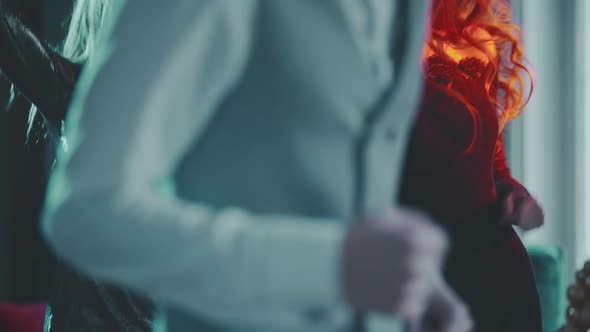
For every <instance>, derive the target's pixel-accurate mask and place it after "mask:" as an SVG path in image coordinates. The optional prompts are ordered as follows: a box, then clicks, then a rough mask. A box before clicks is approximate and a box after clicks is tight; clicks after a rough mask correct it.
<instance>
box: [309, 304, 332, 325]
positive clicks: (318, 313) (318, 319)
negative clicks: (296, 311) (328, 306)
mask: <svg viewBox="0 0 590 332" xmlns="http://www.w3.org/2000/svg"><path fill="white" fill-rule="evenodd" d="M305 318H307V321H309V322H310V323H312V324H314V325H318V324H322V323H325V322H326V321H327V320H329V319H330V312H328V310H324V309H319V308H315V309H310V310H307V311H306V312H305Z"/></svg>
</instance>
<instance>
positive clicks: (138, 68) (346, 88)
mask: <svg viewBox="0 0 590 332" xmlns="http://www.w3.org/2000/svg"><path fill="white" fill-rule="evenodd" d="M396 3H397V1H390V0H326V1H317V0H297V1H293V0H238V1H234V0H200V1H195V0H174V1H156V0H143V1H129V3H128V5H127V6H126V7H125V8H124V9H123V10H122V12H121V14H120V18H119V20H118V21H117V24H116V25H115V26H114V28H113V30H112V34H111V38H109V39H108V42H107V43H105V45H104V46H103V47H101V48H97V53H96V54H94V56H93V59H92V61H91V62H90V65H89V66H88V68H86V69H85V70H84V72H83V74H82V77H81V83H80V85H79V87H78V89H77V91H76V94H75V97H74V101H73V104H72V107H71V110H70V114H69V116H68V119H67V122H66V136H67V138H68V141H69V146H70V148H69V149H68V150H67V151H63V152H62V153H61V154H60V155H59V159H58V165H57V168H56V170H55V171H54V173H53V175H52V177H51V181H50V186H49V193H48V198H47V202H46V208H45V212H44V220H43V230H44V234H45V236H46V237H47V239H48V240H49V242H50V243H51V245H52V246H53V247H54V248H55V250H56V252H57V253H58V254H60V255H61V256H63V257H64V258H66V259H67V260H68V261H69V262H71V263H72V264H74V265H75V266H77V267H78V268H80V269H82V270H84V271H86V272H88V273H90V274H92V275H94V276H97V277H99V278H103V279H107V280H110V281H112V282H115V283H119V284H122V285H125V286H128V287H131V288H134V289H136V290H138V291H140V292H142V293H143V294H146V295H149V296H150V297H152V298H154V299H155V300H157V301H159V302H161V303H163V304H166V305H169V306H171V307H174V308H179V309H180V310H182V311H184V312H188V313H189V314H191V315H193V316H197V317H199V319H200V320H201V321H203V322H207V323H210V324H212V325H213V326H220V328H223V329H224V330H228V331H241V332H243V331H273V332H281V331H296V332H299V331H301V332H304V331H305V332H311V331H322V332H332V331H340V330H342V329H343V328H345V327H346V326H347V324H349V322H350V310H349V309H348V308H347V306H346V304H345V303H344V301H343V295H342V290H341V284H340V278H341V272H340V259H341V257H340V255H341V248H342V245H343V239H344V235H345V233H346V228H347V225H348V224H349V222H350V221H352V220H353V219H354V218H355V217H356V215H357V214H358V213H360V211H355V207H354V204H353V201H354V200H355V199H359V200H360V201H362V205H363V208H362V210H363V211H371V210H375V209H378V208H380V207H383V206H385V205H393V204H394V202H395V199H396V191H397V186H398V183H399V181H398V178H399V174H400V170H401V162H402V160H403V151H404V146H405V142H406V137H407V133H408V130H409V128H410V123H411V119H412V118H413V114H414V112H415V110H416V107H417V100H418V96H419V91H420V77H421V76H420V73H419V68H418V57H419V54H420V51H421V45H422V37H423V36H422V35H423V24H424V14H425V9H426V1H425V0H420V1H417V0H411V1H409V2H408V3H409V7H410V9H409V14H408V15H409V17H410V19H409V21H410V23H411V24H410V26H409V33H408V40H409V42H408V44H407V50H406V51H405V52H404V54H405V57H404V58H403V59H402V61H401V62H400V63H401V64H402V66H401V67H400V68H395V67H394V65H393V61H392V59H391V57H390V56H389V54H390V50H391V48H392V29H391V27H392V26H393V21H394V20H393V17H394V14H395V8H396V6H397V5H396ZM351 37H352V38H351ZM392 73H394V75H392ZM396 75H397V76H399V77H398V79H399V80H400V82H401V83H400V84H399V86H398V87H396V89H395V92H394V93H393V94H392V97H391V98H390V99H389V100H388V101H389V102H388V103H384V104H383V107H382V108H383V110H381V111H380V113H382V115H381V116H380V121H378V122H377V123H375V124H373V125H371V126H370V127H367V125H366V122H365V118H366V116H367V112H368V110H369V109H371V107H372V105H374V104H375V103H376V102H377V100H379V98H380V96H381V95H383V93H384V91H385V90H386V89H387V88H388V86H389V83H390V82H391V80H392V78H393V77H394V76H396ZM363 135H365V136H366V137H365V138H367V139H366V140H363V142H365V143H363V144H366V146H361V148H360V149H357V150H359V151H360V153H359V154H355V152H354V151H355V148H354V146H355V145H357V141H360V140H359V137H361V136H363ZM359 165H362V167H361V166H359ZM169 178H172V179H174V180H175V182H176V188H177V189H176V193H175V194H173V195H166V194H163V193H162V192H161V191H160V190H159V189H158V186H159V184H160V183H162V181H165V180H166V179H169ZM357 179H361V180H360V182H359V181H357ZM358 183H362V187H363V189H362V190H361V189H360V188H359V185H358ZM355 197H356V198H355ZM317 312H320V313H322V314H321V315H317V314H311V313H317ZM314 317H316V318H314ZM317 317H321V319H318V318H317ZM171 325H174V324H173V323H171ZM386 325H387V324H386ZM388 326H389V325H388ZM172 330H173V331H176V330H182V329H181V328H176V330H175V329H172ZM187 330H192V329H191V328H189V327H187Z"/></svg>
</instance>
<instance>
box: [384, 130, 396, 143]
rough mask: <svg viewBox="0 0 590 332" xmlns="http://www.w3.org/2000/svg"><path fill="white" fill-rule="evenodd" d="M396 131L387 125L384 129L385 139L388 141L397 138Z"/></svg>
mask: <svg viewBox="0 0 590 332" xmlns="http://www.w3.org/2000/svg"><path fill="white" fill-rule="evenodd" d="M397 135H398V131H397V129H396V128H393V127H388V128H387V129H385V139H386V140H388V141H395V140H396V139H397Z"/></svg>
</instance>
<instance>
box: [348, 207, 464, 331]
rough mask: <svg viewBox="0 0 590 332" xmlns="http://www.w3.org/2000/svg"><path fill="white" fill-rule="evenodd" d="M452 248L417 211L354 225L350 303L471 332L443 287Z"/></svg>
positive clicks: (350, 245)
mask: <svg viewBox="0 0 590 332" xmlns="http://www.w3.org/2000/svg"><path fill="white" fill-rule="evenodd" d="M447 247H448V244H447V239H446V236H445V235H444V233H443V232H442V231H441V229H440V228H438V227H437V226H435V225H434V224H433V223H431V222H430V220H429V219H428V218H427V217H425V216H424V215H422V214H420V213H418V212H415V211H410V210H397V211H387V212H385V213H382V214H380V215H377V216H375V217H372V218H367V219H365V220H363V222H361V223H357V224H355V225H353V226H352V228H351V229H350V231H349V233H348V236H347V239H346V243H345V246H344V251H343V273H344V276H343V279H344V292H345V295H346V299H347V300H348V302H349V303H350V304H351V305H352V306H353V307H354V308H356V309H359V310H363V311H373V312H381V313H386V314H395V315H398V316H400V317H401V318H402V319H404V320H406V321H407V322H411V324H413V325H418V322H420V323H421V322H422V321H423V320H424V319H425V318H426V317H430V318H429V320H431V321H436V322H437V324H438V326H441V328H442V329H441V330H440V331H449V332H466V331H468V330H467V329H462V328H463V327H466V328H468V326H469V324H470V322H469V319H468V317H467V314H466V310H465V307H464V305H463V304H462V303H461V302H460V301H459V300H458V299H457V298H456V297H455V296H454V295H452V294H453V293H452V292H451V291H450V290H449V289H448V286H447V285H446V284H445V283H444V282H443V281H442V277H441V268H442V265H443V260H444V258H445V255H446V252H447ZM448 328H454V329H455V330H448ZM437 332H438V331H437Z"/></svg>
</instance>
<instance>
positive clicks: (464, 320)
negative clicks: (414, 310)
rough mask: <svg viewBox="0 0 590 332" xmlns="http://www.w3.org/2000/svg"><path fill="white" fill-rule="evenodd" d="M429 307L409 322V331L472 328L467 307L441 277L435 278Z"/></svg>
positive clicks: (463, 331) (455, 331)
mask: <svg viewBox="0 0 590 332" xmlns="http://www.w3.org/2000/svg"><path fill="white" fill-rule="evenodd" d="M433 282H434V286H435V288H434V292H433V294H432V295H431V298H430V302H429V307H428V308H427V309H426V312H425V313H424V315H423V317H422V318H421V319H420V320H417V321H413V322H412V321H410V322H409V326H408V327H409V331H410V332H467V331H471V330H472V328H473V320H472V319H471V316H470V314H469V310H468V308H467V307H466V306H465V305H464V304H463V303H462V302H461V300H460V299H459V298H458V297H457V295H456V294H455V293H454V292H453V291H452V290H451V289H450V288H449V286H448V285H446V284H445V282H444V281H443V280H442V278H436V279H435V280H433Z"/></svg>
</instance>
